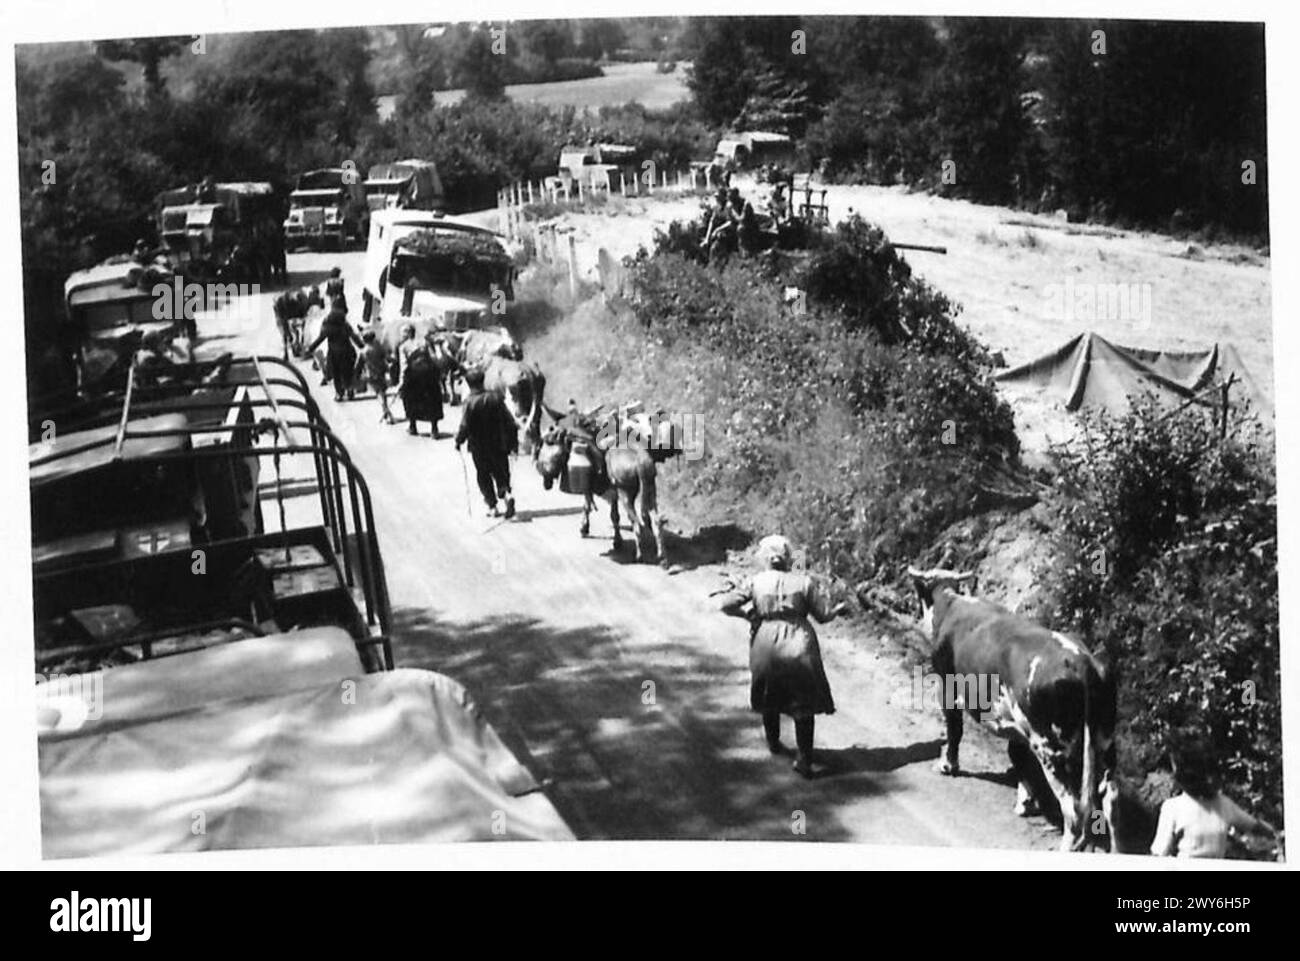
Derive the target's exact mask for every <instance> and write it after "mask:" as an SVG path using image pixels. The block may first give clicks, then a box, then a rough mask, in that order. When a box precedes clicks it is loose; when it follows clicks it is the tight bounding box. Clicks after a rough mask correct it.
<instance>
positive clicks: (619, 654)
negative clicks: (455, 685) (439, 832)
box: [393, 608, 934, 841]
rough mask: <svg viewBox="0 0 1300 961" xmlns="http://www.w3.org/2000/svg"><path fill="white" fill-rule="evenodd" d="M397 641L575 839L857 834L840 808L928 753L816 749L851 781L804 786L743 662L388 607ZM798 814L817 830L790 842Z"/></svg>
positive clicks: (605, 636)
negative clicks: (488, 732)
mask: <svg viewBox="0 0 1300 961" xmlns="http://www.w3.org/2000/svg"><path fill="white" fill-rule="evenodd" d="M393 637H394V639H395V654H396V660H397V664H398V666H400V667H419V668H425V669H428V670H434V671H440V672H442V673H444V674H447V675H450V676H451V677H453V678H455V679H456V680H458V681H460V682H461V683H462V684H464V685H465V686H466V687H467V688H468V689H469V690H470V691H471V693H472V694H473V695H474V697H475V700H476V701H477V702H478V703H479V705H480V707H481V708H482V710H483V711H484V714H485V716H486V717H487V719H488V720H489V721H490V722H491V723H492V724H493V726H494V727H495V728H496V729H497V731H498V733H499V734H500V735H501V737H502V739H503V740H504V741H505V743H506V745H507V746H508V747H509V748H510V750H511V751H513V752H514V753H515V755H516V756H517V757H519V759H520V760H521V761H522V762H523V763H524V764H525V765H526V766H527V767H528V768H529V769H530V770H531V771H532V773H533V774H534V776H535V777H537V779H538V780H539V781H540V782H541V783H543V784H544V785H545V789H546V793H547V795H548V796H549V797H550V798H551V800H552V802H553V803H554V804H555V806H556V808H557V809H558V810H559V811H560V814H561V815H562V816H563V817H564V818H565V820H566V821H567V822H568V823H569V825H570V827H572V828H573V830H574V832H575V833H576V834H577V835H578V837H579V838H605V839H615V838H617V839H650V838H660V839H689V838H695V839H723V838H726V839H755V840H759V839H762V840H796V839H802V840H809V839H810V840H819V841H836V840H840V841H842V840H852V839H853V835H852V834H851V833H850V831H849V829H848V828H847V827H846V826H844V825H843V824H842V823H841V821H840V818H839V817H837V809H838V808H839V807H840V806H842V805H846V804H852V803H854V802H857V801H860V800H861V798H862V797H863V796H864V795H867V794H873V793H878V792H879V791H881V790H882V788H881V787H880V786H878V785H876V784H873V783H872V778H871V776H870V775H872V774H874V773H876V772H881V771H888V770H891V769H892V767H895V766H897V765H899V764H903V763H908V761H907V759H908V758H910V757H911V756H912V755H913V754H915V753H917V752H918V751H919V750H920V749H921V747H923V746H919V745H912V746H910V747H907V748H901V749H897V750H892V751H891V750H890V749H888V748H874V749H870V750H868V749H861V750H858V749H854V750H850V751H848V752H825V757H826V759H827V760H828V761H830V762H831V763H832V764H834V763H835V762H836V761H839V762H840V764H839V766H838V772H839V773H841V774H844V773H849V774H854V775H856V776H854V777H838V778H836V777H828V778H826V779H825V780H817V781H814V782H805V781H804V780H803V779H802V778H800V777H799V776H798V775H797V774H795V772H794V771H792V770H791V768H790V759H789V758H787V757H775V758H774V757H772V756H770V755H769V754H768V752H767V748H766V745H765V744H764V742H763V736H762V728H761V725H760V723H759V720H758V717H757V716H756V715H754V714H752V713H750V712H749V711H748V710H747V703H746V701H747V692H748V673H747V670H746V667H745V664H744V660H743V656H738V657H737V658H735V659H734V660H731V659H724V658H719V657H714V656H712V655H709V654H704V653H701V652H700V651H699V650H698V649H695V648H692V647H689V646H687V645H685V644H682V643H675V642H672V641H669V640H665V641H662V642H659V643H649V644H646V643H637V644H635V645H631V644H629V643H628V642H627V641H626V640H625V639H622V638H620V637H618V636H616V635H614V634H613V633H612V632H611V631H610V630H609V629H608V628H607V627H604V626H601V625H594V626H590V627H581V628H565V627H559V626H553V625H548V624H545V623H542V622H540V621H538V620H536V619H533V618H526V617H518V616H504V617H498V618H489V619H485V620H482V621H477V622H473V623H441V622H439V621H437V620H436V619H434V618H433V617H431V616H430V614H429V613H428V612H427V611H426V610H423V609H418V608H399V609H397V610H395V611H394V614H393ZM924 747H925V748H926V750H928V751H929V752H930V754H931V755H933V750H934V749H933V746H932V745H929V746H924ZM837 755H843V757H842V758H840V757H838V756H837ZM794 812H802V813H803V814H805V815H806V817H807V823H808V824H811V825H815V830H810V831H808V833H807V834H803V835H799V836H796V835H795V834H794V833H793V832H792V831H791V818H792V814H793V813H794Z"/></svg>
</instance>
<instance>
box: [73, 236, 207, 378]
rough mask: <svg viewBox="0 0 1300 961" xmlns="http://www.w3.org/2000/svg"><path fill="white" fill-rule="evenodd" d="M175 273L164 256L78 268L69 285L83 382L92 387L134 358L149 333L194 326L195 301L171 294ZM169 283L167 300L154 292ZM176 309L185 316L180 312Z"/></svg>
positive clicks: (74, 339)
mask: <svg viewBox="0 0 1300 961" xmlns="http://www.w3.org/2000/svg"><path fill="white" fill-rule="evenodd" d="M174 279H175V275H174V273H173V272H172V270H171V268H170V267H169V266H168V265H167V264H165V263H163V262H162V261H155V262H153V263H150V264H141V263H139V262H137V261H135V260H132V259H131V258H129V257H125V256H121V257H115V258H112V259H110V260H106V261H104V262H103V263H101V264H97V265H96V266H94V267H88V268H86V269H85V270H78V271H75V272H74V273H72V274H71V275H70V276H69V277H68V279H67V281H65V283H64V285H63V291H64V302H65V304H66V306H67V323H68V325H69V326H68V329H69V331H70V333H71V337H70V338H69V341H70V343H71V344H73V345H75V348H74V349H75V356H74V358H73V359H74V363H75V366H76V368H77V375H78V376H77V379H78V382H79V384H80V385H81V386H82V387H83V388H84V387H90V386H92V385H94V384H96V383H98V382H99V381H100V380H102V379H103V378H104V377H105V376H107V375H108V373H109V371H110V370H112V369H113V368H115V367H120V366H121V364H122V363H123V362H124V361H126V360H129V358H130V357H131V355H132V354H133V353H134V352H135V350H136V349H137V348H138V347H139V346H140V344H141V343H142V342H143V340H144V339H145V337H147V336H148V335H149V334H151V333H154V332H157V333H163V332H168V331H171V330H185V331H188V332H192V331H193V328H194V312H193V303H192V302H190V301H187V300H186V299H185V298H183V297H174V296H170V294H171V293H172V291H171V287H172V284H173V283H174ZM159 284H165V285H167V286H168V288H169V291H168V294H169V296H168V297H167V302H166V303H163V302H161V301H160V299H159V298H157V297H155V296H154V292H155V288H156V287H157V286H158V285H159ZM174 311H178V312H180V313H181V316H174Z"/></svg>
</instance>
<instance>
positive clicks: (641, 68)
mask: <svg viewBox="0 0 1300 961" xmlns="http://www.w3.org/2000/svg"><path fill="white" fill-rule="evenodd" d="M604 71H605V76H603V77H591V78H589V79H587V80H565V81H562V82H559V83H528V84H515V85H512V86H509V87H506V94H507V95H508V96H509V97H511V98H512V99H514V100H519V101H522V102H526V103H539V104H542V105H543V106H546V107H569V106H572V107H576V108H577V109H579V110H582V109H585V108H588V107H590V108H591V109H592V110H598V109H600V108H601V107H617V106H621V105H622V104H625V103H628V102H629V101H633V100H635V101H636V102H637V103H640V104H643V105H645V106H646V107H648V108H649V109H651V110H666V109H668V108H669V107H671V106H672V105H673V104H675V103H678V102H680V101H682V100H686V99H688V98H689V97H690V91H688V90H687V89H686V65H685V64H678V65H677V69H676V70H674V71H673V72H672V73H659V72H658V71H657V70H656V69H655V64H653V63H613V64H609V65H608V66H606V67H604ZM464 96H465V91H463V90H440V91H439V92H438V93H437V94H436V95H435V96H434V102H435V103H437V104H439V105H442V106H447V105H450V104H454V103H457V102H459V101H460V100H461V98H463V97H464ZM378 99H379V117H380V119H381V120H383V119H386V118H387V117H388V116H389V115H390V114H391V113H392V112H393V108H394V106H395V104H396V101H395V98H393V97H391V96H385V97H380V98H378Z"/></svg>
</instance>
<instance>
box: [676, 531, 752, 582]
mask: <svg viewBox="0 0 1300 961" xmlns="http://www.w3.org/2000/svg"><path fill="white" fill-rule="evenodd" d="M752 542H753V537H752V536H751V535H750V534H749V533H748V532H746V531H745V530H743V529H741V528H740V527H738V526H736V525H735V524H713V525H710V526H708V527H702V528H700V530H699V531H697V532H696V533H695V534H693V535H691V536H690V537H683V536H682V535H681V534H677V533H675V532H673V531H668V530H665V531H664V549H665V550H667V551H668V556H669V558H670V559H671V560H672V562H673V565H674V566H675V567H677V568H679V569H680V570H684V571H693V570H695V569H696V568H697V567H705V566H708V565H710V564H721V563H723V562H724V561H726V559H727V552H728V551H740V550H744V549H745V548H746V547H748V546H749V545H750V544H751V543H752Z"/></svg>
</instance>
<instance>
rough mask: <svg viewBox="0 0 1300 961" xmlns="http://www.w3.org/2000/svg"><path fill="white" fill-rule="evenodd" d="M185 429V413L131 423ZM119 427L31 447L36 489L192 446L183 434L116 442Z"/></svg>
mask: <svg viewBox="0 0 1300 961" xmlns="http://www.w3.org/2000/svg"><path fill="white" fill-rule="evenodd" d="M184 427H185V417H184V416H183V415H181V414H161V415H159V416H156V417H147V418H143V419H141V420H135V421H132V422H131V428H132V429H133V430H136V431H179V430H180V429H181V428H184ZM117 433H118V425H117V424H109V425H106V426H104V427H94V428H91V429H89V430H81V431H76V432H75V433H70V434H58V435H56V436H55V437H53V438H52V439H50V440H48V441H39V442H37V443H35V444H31V445H29V446H28V448H27V458H28V479H29V481H30V482H31V484H32V486H33V487H35V486H38V485H40V484H48V483H51V482H53V481H56V480H58V479H60V478H62V477H67V476H69V475H72V474H79V473H83V472H86V471H93V470H99V469H101V468H104V467H107V466H108V465H110V464H112V463H115V462H117V461H125V460H132V459H134V458H143V457H153V456H155V455H158V454H167V453H173V452H175V451H181V450H184V449H186V448H187V447H188V446H189V440H188V438H186V437H185V436H183V435H178V434H167V435H165V436H143V437H142V436H127V437H125V438H124V439H123V441H122V443H121V445H120V446H119V445H118V444H116V443H115V442H114V440H115V438H116V437H117Z"/></svg>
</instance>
